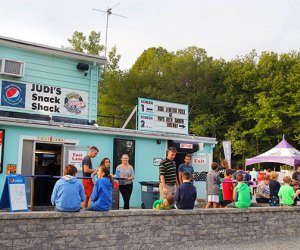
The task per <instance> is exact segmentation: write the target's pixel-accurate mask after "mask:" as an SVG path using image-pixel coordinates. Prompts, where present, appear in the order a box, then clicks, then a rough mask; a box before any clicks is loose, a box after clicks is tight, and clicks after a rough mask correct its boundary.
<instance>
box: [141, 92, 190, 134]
mask: <svg viewBox="0 0 300 250" xmlns="http://www.w3.org/2000/svg"><path fill="white" fill-rule="evenodd" d="M138 130H144V131H160V132H169V133H177V134H188V105H184V104H178V103H170V102H162V101H157V100H151V99H145V98H140V97H139V99H138Z"/></svg>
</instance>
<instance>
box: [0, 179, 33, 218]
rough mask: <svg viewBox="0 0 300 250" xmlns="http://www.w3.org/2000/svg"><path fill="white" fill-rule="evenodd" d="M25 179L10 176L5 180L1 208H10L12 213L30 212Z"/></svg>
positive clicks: (0, 201)
mask: <svg viewBox="0 0 300 250" xmlns="http://www.w3.org/2000/svg"><path fill="white" fill-rule="evenodd" d="M25 184H26V182H25V177H24V176H22V175H8V176H7V177H6V180H5V184H4V188H3V192H2V196H1V200H0V208H10V211H12V212H14V211H28V204H27V197H26V188H25Z"/></svg>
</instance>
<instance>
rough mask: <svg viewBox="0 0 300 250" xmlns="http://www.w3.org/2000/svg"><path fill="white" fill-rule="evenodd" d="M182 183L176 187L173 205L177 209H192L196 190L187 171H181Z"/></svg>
mask: <svg viewBox="0 0 300 250" xmlns="http://www.w3.org/2000/svg"><path fill="white" fill-rule="evenodd" d="M182 180H183V183H182V184H181V185H180V186H179V187H178V188H177V190H176V195H175V207H176V208H178V209H193V208H194V204H195V200H196V198H197V191H196V188H195V187H194V185H193V183H192V182H191V181H190V180H191V175H190V173H189V172H183V174H182Z"/></svg>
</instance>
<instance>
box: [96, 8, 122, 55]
mask: <svg viewBox="0 0 300 250" xmlns="http://www.w3.org/2000/svg"><path fill="white" fill-rule="evenodd" d="M118 5H120V3H117V4H115V5H114V6H113V7H108V8H107V10H99V9H93V10H95V11H99V12H102V13H105V14H106V33H105V48H104V49H105V50H104V56H105V57H106V54H107V33H108V18H109V16H110V15H114V16H118V17H123V18H127V16H123V15H119V14H115V13H112V9H114V8H116V7H117V6H118Z"/></svg>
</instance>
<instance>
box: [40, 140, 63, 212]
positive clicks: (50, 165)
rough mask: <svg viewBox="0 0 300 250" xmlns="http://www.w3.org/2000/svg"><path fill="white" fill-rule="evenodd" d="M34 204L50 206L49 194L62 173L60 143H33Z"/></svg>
mask: <svg viewBox="0 0 300 250" xmlns="http://www.w3.org/2000/svg"><path fill="white" fill-rule="evenodd" d="M34 155H35V162H34V175H35V180H34V204H35V206H51V194H52V191H53V188H54V185H55V183H56V181H57V180H58V179H59V177H58V176H60V175H61V174H62V164H61V163H62V144H55V143H44V142H36V143H35V153H34Z"/></svg>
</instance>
